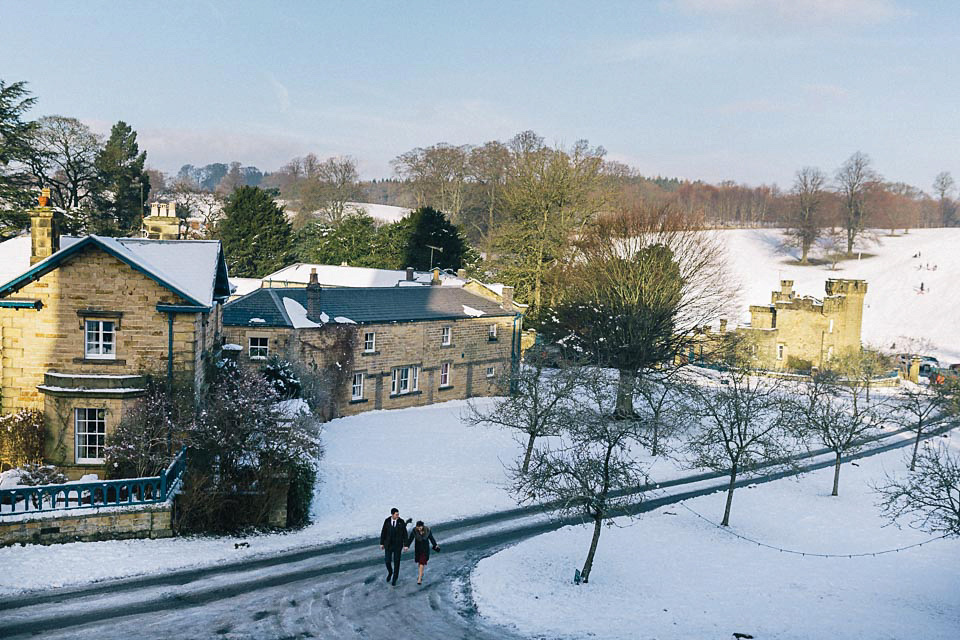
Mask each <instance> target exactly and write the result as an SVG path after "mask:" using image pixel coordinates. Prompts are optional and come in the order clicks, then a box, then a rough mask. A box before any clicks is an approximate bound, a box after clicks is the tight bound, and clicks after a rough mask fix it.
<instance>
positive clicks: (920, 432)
mask: <svg viewBox="0 0 960 640" xmlns="http://www.w3.org/2000/svg"><path fill="white" fill-rule="evenodd" d="M922 437H923V427H917V439H916V440H915V441H914V443H913V455H912V456H911V457H910V471H914V470H915V469H916V468H917V451H918V450H919V449H920V439H921V438H922Z"/></svg>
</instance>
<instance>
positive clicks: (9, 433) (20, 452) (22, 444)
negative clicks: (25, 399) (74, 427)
mask: <svg viewBox="0 0 960 640" xmlns="http://www.w3.org/2000/svg"><path fill="white" fill-rule="evenodd" d="M45 437H46V428H45V426H44V423H43V412H42V411H39V410H37V409H21V410H20V411H17V412H15V413H8V414H4V415H0V469H2V468H4V467H7V468H9V467H19V466H23V465H26V464H39V463H40V462H42V461H43V443H44V439H45Z"/></svg>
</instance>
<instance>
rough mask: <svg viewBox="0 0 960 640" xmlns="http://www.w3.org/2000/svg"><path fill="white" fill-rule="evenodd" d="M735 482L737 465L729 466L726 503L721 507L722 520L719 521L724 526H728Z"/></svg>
mask: <svg viewBox="0 0 960 640" xmlns="http://www.w3.org/2000/svg"><path fill="white" fill-rule="evenodd" d="M736 484H737V465H733V466H732V467H730V484H729V485H728V486H727V504H726V506H725V507H724V508H723V520H722V521H721V522H720V524H721V525H723V526H724V527H729V526H730V506H731V505H732V504H733V490H734V489H735V488H736Z"/></svg>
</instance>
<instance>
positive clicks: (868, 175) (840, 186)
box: [836, 151, 880, 257]
mask: <svg viewBox="0 0 960 640" xmlns="http://www.w3.org/2000/svg"><path fill="white" fill-rule="evenodd" d="M879 179H880V176H879V174H878V173H877V172H876V171H875V170H874V169H873V167H871V166H870V158H869V157H868V156H867V154H865V153H861V152H860V151H857V152H856V153H854V154H853V155H852V156H850V157H849V158H847V161H846V162H844V163H843V165H842V166H841V167H840V168H839V169H837V175H836V184H837V191H838V192H839V193H840V195H841V196H842V197H843V210H844V228H845V229H846V232H847V257H851V256H852V255H853V243H854V241H855V240H856V238H857V236H858V235H859V234H860V232H861V231H863V229H864V226H865V223H866V217H867V210H866V206H865V200H866V194H867V189H868V187H869V185H870V183H872V182H876V181H877V180H879Z"/></svg>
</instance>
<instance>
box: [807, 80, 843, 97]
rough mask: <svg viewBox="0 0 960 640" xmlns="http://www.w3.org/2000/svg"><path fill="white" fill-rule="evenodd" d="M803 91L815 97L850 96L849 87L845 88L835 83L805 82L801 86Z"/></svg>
mask: <svg viewBox="0 0 960 640" xmlns="http://www.w3.org/2000/svg"><path fill="white" fill-rule="evenodd" d="M803 89H804V91H806V92H807V93H808V94H810V95H812V96H814V97H817V98H827V99H831V100H846V99H847V98H849V97H850V96H851V92H850V90H849V89H845V88H844V87H841V86H840V85H836V84H830V83H826V84H819V83H814V84H807V85H804V87H803Z"/></svg>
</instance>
